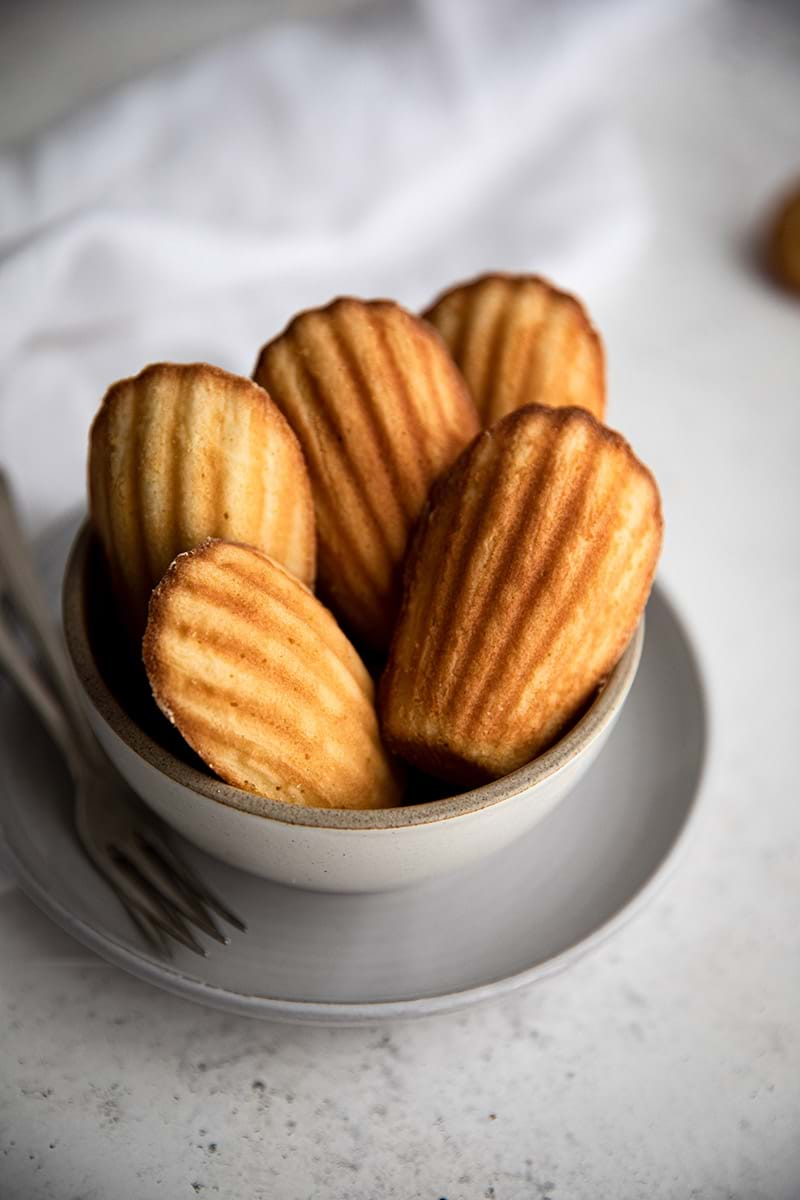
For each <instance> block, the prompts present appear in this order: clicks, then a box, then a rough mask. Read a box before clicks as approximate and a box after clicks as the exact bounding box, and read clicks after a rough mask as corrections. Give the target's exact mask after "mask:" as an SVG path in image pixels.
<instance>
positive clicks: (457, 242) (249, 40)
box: [0, 0, 664, 531]
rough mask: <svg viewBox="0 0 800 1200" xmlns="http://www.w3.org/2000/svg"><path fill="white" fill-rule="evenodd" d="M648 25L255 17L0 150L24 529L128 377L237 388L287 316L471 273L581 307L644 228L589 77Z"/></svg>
mask: <svg viewBox="0 0 800 1200" xmlns="http://www.w3.org/2000/svg"><path fill="white" fill-rule="evenodd" d="M656 13H658V17H657V19H656V20H655V21H654V17H655V14H656ZM663 15H664V9H663V6H661V5H655V6H654V5H652V4H648V3H644V2H641V0H640V2H637V0H606V2H605V3H603V4H595V3H592V2H582V3H580V2H577V0H573V2H572V3H555V2H546V3H545V2H543V3H531V2H530V0H493V3H492V4H486V3H485V2H484V0H429V2H428V3H422V2H419V3H402V2H400V3H383V4H376V5H372V6H370V7H362V8H359V9H358V10H357V11H355V12H350V13H347V14H339V15H336V16H334V17H330V18H325V19H321V20H317V21H314V22H306V23H302V22H298V21H295V22H287V23H283V24H280V25H272V26H269V27H267V28H265V29H263V30H261V31H257V32H256V33H253V34H249V35H247V36H246V37H240V38H237V39H235V40H233V41H231V42H229V43H226V44H225V45H223V46H222V47H221V48H219V49H216V50H214V51H213V52H211V53H207V54H205V55H203V56H202V57H199V58H197V59H195V60H192V61H188V62H186V63H183V64H181V65H179V66H172V67H171V68H170V69H168V70H165V71H162V72H160V73H158V74H155V75H153V76H152V77H149V78H146V79H143V80H141V81H139V82H136V83H134V84H133V85H131V86H128V87H126V88H124V89H123V90H121V91H120V92H119V93H118V94H116V95H113V96H111V97H109V98H104V99H103V100H102V101H101V102H99V103H97V104H96V105H95V106H94V107H93V108H90V109H88V110H87V111H84V112H82V113H80V114H79V115H77V116H75V117H73V118H71V119H69V120H67V121H65V122H63V123H62V124H60V125H59V126H58V127H56V128H55V129H53V130H52V131H50V132H48V133H46V134H45V135H44V136H42V137H40V138H39V139H37V140H36V141H35V142H34V143H33V144H31V145H29V146H27V147H22V148H20V149H18V150H16V151H14V152H12V153H8V154H7V155H6V156H5V157H1V158H0V313H2V318H1V319H0V458H1V459H2V462H3V463H4V465H6V466H7V468H8V469H9V471H10V473H11V475H12V479H13V482H14V484H15V485H16V490H17V494H18V496H19V497H20V499H21V501H22V504H23V507H24V511H25V516H26V518H27V520H28V522H29V525H30V527H31V529H32V531H36V530H37V529H38V528H40V527H41V526H42V525H43V523H44V522H46V521H47V520H48V519H49V518H51V517H52V516H53V515H54V514H56V513H58V512H60V511H62V510H63V509H64V507H65V506H67V505H71V504H74V503H76V502H78V501H79V500H80V499H81V498H82V495H83V489H84V463H85V445H86V433H87V428H88V424H89V421H90V419H91V416H92V414H93V412H94V410H95V409H96V407H97V405H98V403H99V400H100V398H101V396H102V394H103V391H104V390H105V388H106V386H107V385H108V384H109V383H110V382H112V381H113V380H114V379H117V378H120V377H121V376H124V375H127V374H130V373H133V372H135V371H137V370H139V369H140V368H141V367H142V366H143V365H145V364H146V363H147V362H150V361H153V360H157V359H162V358H166V359H174V360H178V361H181V360H184V361H185V360H196V359H203V360H207V361H210V362H214V363H217V364H219V365H221V366H224V367H226V368H229V369H232V370H235V371H239V372H244V373H248V372H249V371H250V369H251V368H252V365H253V363H254V360H255V355H256V352H257V350H258V348H259V346H260V345H261V344H262V343H263V342H264V341H265V340H266V339H267V338H269V337H271V336H273V335H274V334H275V333H276V332H277V331H278V330H279V329H280V328H281V327H282V325H283V324H284V323H285V321H286V320H287V319H288V318H289V317H290V316H291V314H292V313H293V312H294V311H295V310H297V309H298V308H300V307H303V306H307V305H309V304H316V303H322V302H324V301H326V300H328V299H329V298H331V297H332V296H333V295H335V294H337V293H340V292H345V291H350V292H353V293H356V294H361V295H391V296H394V297H397V298H398V299H400V300H402V301H404V302H406V303H408V304H410V305H412V306H416V305H420V304H423V303H425V302H426V301H427V300H429V299H430V298H432V296H433V295H434V294H435V293H436V292H437V291H438V290H439V289H441V288H442V287H444V286H445V285H447V284H449V283H451V282H454V281H455V280H457V279H459V278H463V277H465V276H468V275H470V274H472V273H476V272H478V271H480V270H486V269H491V268H506V269H512V270H525V269H535V270H538V271H541V272H544V273H546V274H549V275H551V276H552V277H553V278H554V279H555V280H556V281H558V282H560V283H563V284H566V285H568V286H571V287H574V288H577V289H579V290H580V291H581V293H582V294H584V295H585V296H586V297H587V298H588V300H589V302H590V303H591V300H592V296H593V295H597V293H598V289H600V288H602V287H605V286H607V284H608V282H609V281H610V280H612V279H613V278H614V277H615V275H618V274H619V273H620V272H621V271H622V270H623V269H624V267H625V264H626V262H627V261H629V260H630V257H631V255H632V253H633V252H635V250H636V249H637V247H638V246H639V244H640V240H641V236H642V233H643V231H644V229H645V228H646V212H647V206H646V204H645V202H644V199H643V194H642V188H641V186H640V181H639V176H638V173H637V169H636V163H635V159H634V156H633V155H632V153H631V150H630V147H629V145H628V143H627V141H626V138H625V136H624V135H623V134H622V133H621V131H620V130H619V129H618V128H616V126H615V124H614V121H613V119H612V118H611V117H609V116H608V115H607V114H606V113H605V112H604V110H603V105H602V102H601V97H602V94H603V86H604V80H607V79H608V78H609V76H611V75H613V73H614V72H615V70H618V69H620V67H621V66H623V65H624V62H625V57H626V55H627V54H630V53H633V52H635V47H636V44H637V39H642V38H644V37H647V36H648V35H649V36H652V35H653V33H654V30H657V29H658V27H659V26H658V22H659V21H661V20H663Z"/></svg>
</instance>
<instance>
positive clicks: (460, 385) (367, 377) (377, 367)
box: [254, 297, 480, 650]
mask: <svg viewBox="0 0 800 1200" xmlns="http://www.w3.org/2000/svg"><path fill="white" fill-rule="evenodd" d="M254 378H255V379H256V381H257V382H258V383H260V384H262V385H263V386H264V387H265V388H267V389H268V390H269V393H270V395H271V396H272V397H273V399H274V400H275V403H276V404H277V405H278V406H279V407H280V409H281V411H282V412H283V413H284V415H285V417H286V418H287V420H288V421H289V423H290V425H291V426H292V428H293V429H294V431H295V433H296V434H297V436H298V438H299V440H300V444H301V446H302V448H303V453H304V455H305V459H306V463H307V465H308V471H309V475H310V477H311V486H312V489H313V493H314V503H315V508H316V515H317V538H318V542H317V545H318V553H319V584H320V589H321V592H322V594H323V595H324V597H325V599H326V601H327V602H328V603H330V605H331V608H333V610H334V611H335V612H336V614H337V616H339V617H340V618H341V619H342V620H343V622H344V623H345V625H346V626H347V628H348V629H350V630H352V631H353V633H354V634H355V635H356V636H357V637H358V638H359V639H361V640H362V641H363V642H364V643H366V644H367V645H369V646H370V647H372V648H373V649H375V650H381V649H384V648H385V647H386V646H387V645H388V643H389V639H390V637H391V631H392V627H393V624H394V620H395V616H396V613H397V608H398V606H399V601H400V594H401V575H402V563H403V559H404V556H405V552H406V547H407V542H408V538H409V534H410V531H411V529H412V526H413V525H414V522H415V521H416V519H417V517H418V516H419V513H420V511H421V510H422V507H423V505H424V503H425V499H426V497H427V495H428V491H429V489H430V486H431V484H432V483H433V482H434V480H435V479H436V478H438V476H439V475H440V474H441V473H442V472H443V471H444V470H445V469H446V468H447V467H449V466H450V464H451V462H452V461H453V460H454V459H455V457H456V456H457V455H458V454H459V452H460V451H461V449H462V448H463V447H464V446H465V445H466V443H467V442H468V441H470V439H471V438H472V437H474V435H475V434H476V433H477V432H478V429H479V427H480V426H479V421H478V415H477V413H476V411H475V407H474V405H473V403H472V401H471V400H470V398H469V396H468V394H467V391H466V388H465V386H464V382H463V380H462V378H461V376H460V375H459V373H458V371H457V369H456V367H455V366H454V364H453V362H452V359H451V358H450V355H449V354H448V352H447V349H446V347H445V346H444V344H443V343H442V341H441V338H440V337H439V335H438V334H437V333H436V331H435V330H433V329H432V328H431V327H430V326H429V325H427V324H426V323H425V322H424V321H421V320H420V319H419V318H418V317H415V316H413V315H412V314H411V313H409V312H406V310H405V309H404V308H401V307H400V305H398V304H395V303H393V302H391V301H388V300H375V301H369V302H368V301H362V300H356V299H352V298H347V297H345V298H341V299H338V300H335V301H334V302H333V303H332V304H329V305H328V306H327V307H326V308H320V309H313V310H310V311H308V312H304V313H300V315H299V316H297V317H295V318H294V320H293V321H292V322H291V323H290V324H289V326H288V328H287V329H286V330H285V332H284V333H282V334H281V335H280V337H278V338H276V339H275V340H274V341H272V342H270V343H269V344H268V345H266V346H265V347H264V348H263V350H262V351H261V354H260V356H259V359H258V363H257V364H256V368H255V371H254Z"/></svg>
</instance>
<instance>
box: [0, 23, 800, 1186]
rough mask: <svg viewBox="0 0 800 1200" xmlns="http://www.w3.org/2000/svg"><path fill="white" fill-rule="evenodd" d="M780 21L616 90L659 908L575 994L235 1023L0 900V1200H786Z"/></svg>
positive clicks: (791, 119)
mask: <svg viewBox="0 0 800 1200" xmlns="http://www.w3.org/2000/svg"><path fill="white" fill-rule="evenodd" d="M798 62H800V26H798V24H797V23H796V19H794V21H793V19H792V17H791V15H790V7H789V6H786V9H785V11H784V13H783V15H781V10H780V8H779V6H777V5H776V6H771V5H760V6H757V5H755V4H749V5H748V4H742V5H738V4H730V5H727V6H713V7H711V8H709V10H708V11H707V12H706V13H704V14H701V15H700V16H699V17H697V18H696V19H695V25H694V26H693V29H692V33H691V36H690V37H687V36H686V34H685V31H673V32H672V33H670V35H669V36H668V37H666V38H665V40H664V41H663V43H662V44H661V45H660V46H659V52H658V54H657V55H655V56H654V57H653V58H652V60H648V61H642V62H639V63H637V64H636V65H635V66H632V68H631V72H630V74H629V76H628V77H627V78H625V79H620V80H619V81H618V85H617V95H616V97H615V104H616V106H617V108H618V110H619V114H620V119H621V120H622V121H623V122H624V123H625V125H626V126H627V127H628V128H629V129H631V130H632V131H633V134H634V136H635V138H636V141H637V144H638V146H639V148H640V150H641V155H642V160H643V164H644V170H645V178H646V183H647V186H648V188H649V190H650V192H651V194H652V196H653V203H654V214H653V216H654V228H653V236H652V238H651V243H650V247H649V249H648V250H647V251H646V253H645V254H644V256H643V259H642V261H641V263H640V265H639V267H638V268H637V269H636V270H635V271H634V272H633V273H632V274H630V275H628V277H627V278H626V280H625V282H624V284H623V285H622V286H621V287H620V288H619V289H618V290H617V291H615V292H614V294H610V295H608V296H607V297H605V298H603V297H600V298H599V299H598V301H595V302H594V303H593V308H594V313H595V316H596V318H597V320H598V323H599V324H600V326H601V328H602V329H603V330H604V332H605V335H606V340H607V343H608V350H609V362H610V375H611V379H610V382H611V395H612V406H613V412H614V417H615V420H616V421H617V422H618V423H619V424H620V425H621V426H622V428H624V429H625V430H626V432H627V433H628V434H629V436H630V437H631V439H632V441H633V442H634V444H636V445H637V446H638V447H641V449H642V453H643V455H644V457H645V458H647V460H648V461H649V462H651V464H652V465H653V467H654V469H655V471H656V474H657V476H658V478H659V480H660V481H661V483H662V487H663V491H664V494H665V501H666V510H667V516H668V538H667V547H666V552H665V557H664V564H663V573H664V576H665V578H666V579H668V581H669V582H670V585H671V590H672V592H673V594H674V595H675V596H676V598H677V600H678V602H679V603H680V604H681V606H682V609H683V611H684V613H685V614H686V615H687V618H688V620H689V623H690V626H691V628H692V629H693V631H694V634H695V637H696V639H697V641H698V643H699V645H700V648H701V652H702V656H703V660H704V663H705V666H706V670H707V673H708V679H709V687H710V694H711V698H712V705H713V739H712V753H711V762H710V768H709V773H708V777H707V782H706V789H705V804H704V811H703V814H702V816H701V820H700V822H699V824H698V826H697V828H696V831H695V835H694V840H693V843H692V846H691V847H690V850H689V853H688V854H687V856H686V857H685V858H684V861H683V864H682V866H681V868H680V871H679V872H678V874H677V875H676V876H675V877H674V878H673V880H672V881H671V883H670V884H669V886H668V887H667V889H666V890H665V891H664V892H663V893H662V894H661V895H660V897H659V898H658V899H657V900H656V901H654V902H653V903H652V904H651V906H650V907H649V908H648V909H647V910H646V911H645V912H644V913H643V914H642V915H640V916H639V917H638V919H637V920H636V921H635V922H633V923H632V924H631V925H630V926H629V927H627V928H626V929H624V930H623V931H622V932H621V933H619V934H618V936H616V937H615V938H614V939H613V940H612V941H611V942H610V943H608V944H607V945H605V946H604V947H603V948H601V949H599V950H598V951H597V952H596V953H594V954H593V955H592V956H591V957H590V958H589V959H586V960H584V961H583V962H581V963H579V964H578V965H577V966H575V967H573V968H572V969H571V970H570V971H569V972H568V973H566V974H564V975H562V976H560V977H557V978H553V979H550V980H548V981H546V982H544V983H541V984H539V985H537V986H536V987H535V988H534V989H533V990H530V991H529V992H527V993H524V994H521V995H519V996H517V997H515V998H513V999H511V1000H506V1001H503V1002H501V1003H496V1004H494V1005H489V1006H486V1007H483V1008H479V1009H474V1010H471V1011H469V1012H466V1013H464V1014H460V1015H457V1016H451V1017H440V1018H436V1019H434V1020H429V1021H423V1022H420V1023H417V1024H404V1025H391V1026H385V1027H381V1028H379V1029H377V1028H376V1029H363V1030H354V1029H319V1028H294V1027H286V1026H278V1025H268V1024H258V1023H255V1022H250V1021H248V1020H245V1019H234V1018H231V1017H228V1016H222V1015H220V1014H218V1013H215V1012H211V1011H205V1010H203V1009H201V1008H197V1007H193V1006H192V1005H190V1004H188V1003H186V1002H184V1001H182V1000H178V999H175V998H173V997H171V996H169V995H166V994H161V993H159V992H156V991H154V990H152V989H150V988H149V987H147V986H145V985H144V984H141V983H139V982H137V981H136V980H134V979H131V978H128V977H126V976H125V975H123V974H122V973H121V972H119V971H118V970H116V969H113V968H111V967H109V966H106V965H105V964H104V963H102V962H100V961H99V960H98V959H96V958H94V957H93V956H92V955H91V954H89V952H88V951H84V950H82V949H81V948H80V947H79V946H77V945H75V944H74V943H72V942H71V941H69V939H67V938H66V937H65V936H63V935H62V934H61V933H60V932H59V931H57V930H56V929H55V928H54V927H52V926H51V925H50V924H49V923H48V922H47V921H46V920H45V919H44V918H43V917H41V916H40V915H39V914H38V913H37V912H36V911H35V910H34V909H33V908H32V907H31V906H30V905H29V903H28V902H27V901H26V900H25V899H24V898H23V897H22V896H21V895H20V894H19V892H17V891H16V890H13V889H12V890H9V891H7V892H6V893H5V894H3V895H2V896H0V947H2V949H0V993H1V994H2V1008H3V1013H4V1018H3V1022H2V1026H1V1027H0V1064H2V1066H1V1067H0V1196H2V1197H3V1198H4V1200H38V1198H40V1197H41V1198H42V1200H44V1198H45V1197H54V1198H56V1200H78V1198H79V1197H80V1198H82V1200H105V1198H106V1197H114V1198H115V1200H128V1198H130V1200H139V1198H150V1197H165V1198H166V1197H169V1198H170V1200H176V1198H178V1197H182V1196H186V1197H192V1196H194V1195H199V1196H201V1197H203V1196H212V1195H219V1196H221V1197H226V1198H229V1197H248V1198H250V1197H253V1198H255V1197H264V1198H267V1197H269V1198H272V1197H287V1198H290V1200H293V1198H295V1197H296V1198H298V1200H299V1198H300V1197H310V1196H315V1197H326V1198H331V1200H336V1198H342V1200H345V1198H347V1200H372V1198H374V1197H380V1196H397V1197H404V1198H408V1197H421V1198H424V1200H437V1198H440V1197H446V1198H447V1200H462V1198H472V1197H478V1198H481V1197H495V1198H496V1200H516V1198H521V1197H531V1198H533V1200H545V1198H550V1200H598V1198H600V1197H614V1198H615V1200H635V1198H638V1197H647V1198H649V1200H662V1198H663V1200H668V1198H669V1200H673V1198H675V1197H702V1198H704V1200H706V1198H708V1200H723V1198H731V1197H735V1198H736V1200H792V1198H793V1197H794V1198H796V1197H800V921H798V918H797V914H798V905H799V904H800V806H798V803H797V785H796V758H795V754H796V744H797V734H796V730H797V722H798V717H799V716H800V712H799V711H798V699H797V687H796V681H797V678H798V675H799V674H800V670H799V669H798V668H800V662H799V661H798V658H799V656H800V651H799V649H798V639H797V614H798V612H799V611H800V562H799V561H798V556H799V555H800V539H798V536H797V513H798V511H799V510H800V508H799V503H798V502H799V501H800V495H799V492H800V486H799V485H798V475H799V473H798V468H797V455H798V449H800V403H798V400H799V399H800V382H799V381H800V304H798V303H796V302H795V303H793V302H792V301H790V300H788V299H787V298H784V297H782V296H781V295H779V294H778V293H777V292H775V291H773V290H772V289H771V288H770V287H769V286H768V285H766V284H764V283H763V282H762V281H761V280H760V279H759V277H758V275H757V274H756V273H755V271H754V269H753V264H752V254H751V249H750V247H751V239H752V235H753V231H754V229H755V228H756V224H757V221H758V219H759V217H760V215H761V214H762V212H763V207H764V205H765V203H767V202H768V201H769V200H770V199H771V197H772V196H773V194H774V191H775V189H776V187H778V186H779V185H780V184H781V183H782V182H783V181H784V180H785V179H786V178H787V176H791V174H792V172H795V173H796V172H798V171H799V170H800V141H798V114H800V71H798V69H797V67H798Z"/></svg>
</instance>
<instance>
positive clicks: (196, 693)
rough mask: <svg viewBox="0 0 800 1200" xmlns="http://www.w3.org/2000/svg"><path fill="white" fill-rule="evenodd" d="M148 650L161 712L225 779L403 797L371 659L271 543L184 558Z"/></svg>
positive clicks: (287, 794)
mask: <svg viewBox="0 0 800 1200" xmlns="http://www.w3.org/2000/svg"><path fill="white" fill-rule="evenodd" d="M142 654H143V659H144V664H145V669H146V671H147V676H148V679H149V680H150V686H151V688H152V690H153V696H154V697H155V700H156V703H157V704H158V706H159V708H160V709H161V711H162V712H163V713H164V714H165V715H166V717H167V718H168V719H169V720H170V721H171V722H172V723H173V724H174V725H175V726H176V728H177V729H178V730H179V732H180V733H181V734H182V735H183V737H184V738H185V740H186V741H187V742H188V743H189V745H190V746H191V747H192V748H193V749H194V750H195V751H196V752H197V753H198V754H199V755H200V757H201V758H202V759H203V761H204V762H205V763H206V764H207V765H208V766H209V767H211V769H212V770H213V771H215V772H216V773H217V774H218V775H219V776H220V777H221V778H222V779H224V780H226V782H228V783H232V784H234V785H235V786H237V787H240V788H243V789H245V790H246V791H249V792H253V793H255V794H256V795H261V796H269V797H271V798H273V799H276V800H285V801H286V802H287V803H289V804H299V805H307V806H310V807H315V808H386V807H390V806H392V805H396V804H399V803H400V800H401V790H400V776H399V772H398V768H397V766H396V765H395V764H393V763H392V762H391V760H390V759H389V756H388V755H387V753H386V751H385V749H384V747H383V745H382V742H381V737H380V731H379V729H378V720H377V715H376V713H375V707H374V695H373V684H372V680H371V678H370V676H369V674H368V672H367V669H366V667H365V666H364V664H363V663H362V661H361V659H360V658H359V656H358V654H357V653H356V650H355V649H354V647H353V646H352V645H351V644H350V642H349V641H348V640H347V638H346V637H345V635H344V634H343V633H342V631H341V629H340V628H339V626H338V625H337V624H336V621H335V620H334V618H333V616H332V615H331V614H330V613H329V612H328V610H327V609H326V608H324V607H323V605H322V604H320V602H319V601H318V600H317V599H316V598H315V597H314V596H313V595H312V593H311V592H310V591H309V590H308V588H306V587H305V586H304V584H302V583H301V582H300V581H299V580H297V579H296V578H295V577H294V576H293V575H291V574H289V572H288V571H286V570H284V568H283V567H281V566H280V564H279V563H277V562H275V561H274V560H273V559H271V558H269V557H268V556H267V555H266V554H263V553H262V552H261V551H259V550H255V549H253V548H252V547H250V546H241V545H237V544H235V543H232V542H225V541H213V540H209V541H206V542H204V543H203V544H202V545H201V546H199V547H197V549H195V550H191V551H189V552H188V553H185V554H181V555H179V556H178V557H177V558H176V559H175V561H174V562H173V563H172V565H171V566H170V568H169V570H168V571H167V573H166V575H165V576H164V578H163V580H162V581H161V583H160V584H159V585H158V587H157V588H156V589H155V591H154V592H153V595H152V599H151V601H150V614H149V619H148V622H147V629H146V632H145V636H144V642H143V648H142ZM252 811H254V812H258V811H259V809H258V804H257V801H254V803H253V809H252Z"/></svg>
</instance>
